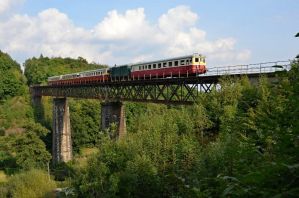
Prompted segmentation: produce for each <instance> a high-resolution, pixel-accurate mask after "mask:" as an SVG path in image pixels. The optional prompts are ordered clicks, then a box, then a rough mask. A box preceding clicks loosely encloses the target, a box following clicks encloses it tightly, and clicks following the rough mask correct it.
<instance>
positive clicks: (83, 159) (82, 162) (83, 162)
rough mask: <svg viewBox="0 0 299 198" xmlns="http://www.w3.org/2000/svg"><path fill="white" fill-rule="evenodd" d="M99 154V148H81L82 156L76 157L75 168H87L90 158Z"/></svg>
mask: <svg viewBox="0 0 299 198" xmlns="http://www.w3.org/2000/svg"><path fill="white" fill-rule="evenodd" d="M98 152H99V149H98V148H95V147H92V148H87V147H86V148H80V154H78V155H76V156H75V158H74V161H75V166H76V167H80V168H83V167H86V166H87V161H88V157H89V156H92V155H95V154H97V153H98Z"/></svg>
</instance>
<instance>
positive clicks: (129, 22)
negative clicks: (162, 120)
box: [0, 0, 250, 65]
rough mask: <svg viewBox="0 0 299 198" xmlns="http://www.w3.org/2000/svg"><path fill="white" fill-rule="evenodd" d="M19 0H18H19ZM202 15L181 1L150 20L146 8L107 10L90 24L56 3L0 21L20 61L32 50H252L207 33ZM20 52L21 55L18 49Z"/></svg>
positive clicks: (97, 56)
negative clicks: (32, 13)
mask: <svg viewBox="0 0 299 198" xmlns="http://www.w3.org/2000/svg"><path fill="white" fill-rule="evenodd" d="M19 1H20V0H19ZM198 21H199V16H198V15H197V14H196V13H194V12H193V11H192V10H191V9H190V8H189V7H187V6H178V7H175V8H172V9H170V10H169V11H167V12H166V13H165V14H163V15H161V16H160V18H159V19H158V20H157V21H156V22H149V21H148V20H147V18H146V15H145V11H144V9H143V8H138V9H133V10H127V11H126V12H125V13H119V12H118V11H116V10H113V11H110V12H108V14H107V16H106V17H105V18H104V19H103V20H102V21H99V23H98V24H96V25H95V26H94V27H93V28H91V29H85V28H82V27H78V26H76V25H74V23H73V22H72V20H71V19H70V18H69V17H68V16H67V15H66V14H64V13H62V12H60V11H59V10H57V9H53V8H50V9H47V10H44V11H42V12H40V13H39V14H38V15H37V16H28V15H14V16H12V17H11V18H9V19H8V20H5V21H0V48H1V49H3V50H4V51H7V52H8V53H11V54H12V55H14V54H15V55H17V56H18V60H19V61H24V59H26V58H30V57H32V56H39V55H40V54H43V55H44V56H63V57H66V56H67V57H78V56H82V57H85V58H86V59H88V60H89V61H96V62H101V63H108V64H110V65H114V64H115V63H116V64H124V63H128V62H136V61H143V60H153V59H156V58H157V59H158V58H165V57H171V56H181V55H186V54H191V53H194V52H199V53H202V54H204V55H206V56H207V60H208V62H214V63H222V62H223V63H226V62H237V61H246V60H248V59H249V58H250V51H249V50H246V49H245V50H241V51H237V50H235V46H236V39H234V38H219V39H217V40H214V41H209V40H208V39H207V36H206V35H207V33H206V32H205V31H204V30H202V29H200V28H199V27H198V25H197V23H198ZM20 54H21V55H20Z"/></svg>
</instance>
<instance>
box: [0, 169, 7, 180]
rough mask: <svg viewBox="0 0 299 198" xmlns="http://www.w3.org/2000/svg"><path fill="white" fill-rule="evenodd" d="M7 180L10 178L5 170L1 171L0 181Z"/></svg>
mask: <svg viewBox="0 0 299 198" xmlns="http://www.w3.org/2000/svg"><path fill="white" fill-rule="evenodd" d="M7 180H8V177H7V175H6V174H5V173H4V171H0V183H5V182H7Z"/></svg>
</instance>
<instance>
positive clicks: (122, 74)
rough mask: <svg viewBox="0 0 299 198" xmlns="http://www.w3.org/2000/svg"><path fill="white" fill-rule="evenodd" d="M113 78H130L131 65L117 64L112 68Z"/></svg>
mask: <svg viewBox="0 0 299 198" xmlns="http://www.w3.org/2000/svg"><path fill="white" fill-rule="evenodd" d="M110 75H111V78H128V77H130V75H131V67H130V66H129V65H122V66H117V67H116V66H115V67H112V68H110Z"/></svg>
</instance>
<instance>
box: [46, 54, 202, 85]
mask: <svg viewBox="0 0 299 198" xmlns="http://www.w3.org/2000/svg"><path fill="white" fill-rule="evenodd" d="M206 71H207V68H206V57H205V56H203V55H201V54H198V53H195V54H192V55H188V56H181V57H175V58H168V59H162V60H156V61H150V62H140V63H134V64H126V65H120V66H114V67H110V68H102V69H96V70H90V71H84V72H78V73H72V74H65V75H59V76H51V77H49V78H48V84H49V85H76V84H94V83H104V82H108V81H121V80H145V79H155V78H172V77H189V76H197V75H200V74H204V73H206Z"/></svg>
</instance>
